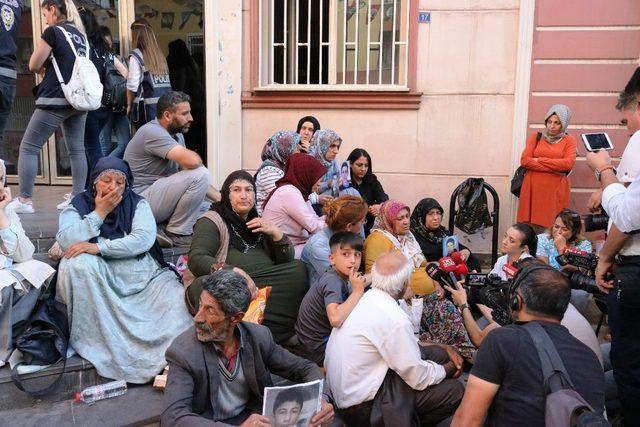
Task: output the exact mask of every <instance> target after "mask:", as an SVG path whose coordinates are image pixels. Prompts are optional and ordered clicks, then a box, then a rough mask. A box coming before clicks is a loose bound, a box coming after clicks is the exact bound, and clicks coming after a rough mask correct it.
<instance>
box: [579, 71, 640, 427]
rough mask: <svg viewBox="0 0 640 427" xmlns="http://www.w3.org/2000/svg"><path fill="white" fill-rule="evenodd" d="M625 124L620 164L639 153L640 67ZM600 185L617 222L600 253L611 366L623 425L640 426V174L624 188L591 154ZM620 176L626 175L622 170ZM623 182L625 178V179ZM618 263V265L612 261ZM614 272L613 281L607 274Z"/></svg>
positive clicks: (626, 96) (623, 96) (605, 161)
mask: <svg viewBox="0 0 640 427" xmlns="http://www.w3.org/2000/svg"><path fill="white" fill-rule="evenodd" d="M616 108H617V109H618V110H620V111H621V113H622V120H621V124H623V125H625V126H626V127H627V129H628V130H629V133H630V135H632V137H631V139H632V141H630V143H629V144H630V145H629V149H627V150H625V152H624V155H623V158H622V161H621V162H620V163H621V165H623V166H624V165H625V164H626V163H628V162H629V161H630V160H631V159H632V158H634V157H636V156H637V154H638V153H637V150H634V149H633V147H635V146H636V145H635V144H633V145H631V143H632V142H633V140H634V139H635V138H637V135H638V132H640V68H638V69H636V71H635V73H634V74H633V76H632V77H631V79H630V80H629V82H628V83H627V86H626V87H625V88H624V90H623V91H622V92H621V93H620V96H619V97H618V104H617V105H616ZM587 163H588V164H589V167H591V169H593V170H594V171H595V173H596V179H597V180H598V181H599V182H600V185H601V188H602V208H603V209H604V210H605V211H606V212H607V214H608V215H609V217H610V218H611V220H612V221H613V225H612V226H611V228H610V230H609V235H608V236H607V240H606V241H605V244H604V246H603V248H602V250H601V251H600V254H599V255H600V260H599V262H598V267H597V268H596V274H595V275H596V282H597V284H598V287H599V288H600V290H602V291H603V292H604V293H607V294H608V297H607V310H608V315H609V328H610V330H611V338H612V340H611V364H612V366H613V376H614V378H615V380H616V385H617V388H618V396H619V397H620V402H621V403H622V413H623V417H624V423H625V425H639V424H640V357H639V356H638V355H639V354H640V175H637V174H636V177H635V180H634V181H633V182H632V183H631V184H630V185H629V186H628V187H625V186H624V185H623V184H622V183H621V182H620V181H619V180H618V177H617V176H616V169H615V168H614V167H613V165H612V164H611V159H610V157H609V155H608V154H607V152H606V151H599V152H595V153H588V154H587ZM622 175H623V176H621V178H625V177H624V173H623V174H622ZM623 180H624V179H623ZM614 263H615V265H614ZM609 271H612V272H613V274H614V277H615V280H611V278H610V277H607V273H608V272H609Z"/></svg>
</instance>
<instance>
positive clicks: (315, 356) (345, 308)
mask: <svg viewBox="0 0 640 427" xmlns="http://www.w3.org/2000/svg"><path fill="white" fill-rule="evenodd" d="M329 249H330V250H331V254H330V255H329V262H330V263H331V267H332V268H330V269H327V271H326V272H325V273H324V274H323V275H322V276H320V278H319V279H318V281H317V282H316V284H315V285H313V286H311V289H310V290H309V292H307V294H306V295H305V297H304V299H303V300H302V304H300V311H299V312H298V321H297V322H296V333H297V334H298V338H299V340H300V343H301V344H302V347H303V348H304V350H305V353H306V356H307V358H308V359H309V360H312V361H314V362H316V363H317V364H318V365H320V366H322V365H323V363H324V352H325V349H326V346H327V341H328V339H329V335H331V329H332V328H339V327H340V326H342V324H343V323H344V321H345V320H346V319H347V317H348V316H349V314H350V313H351V310H353V308H354V307H355V306H356V304H357V303H358V301H359V300H360V297H362V295H363V294H364V287H365V282H366V280H365V277H364V275H363V274H361V273H360V272H358V269H359V268H360V261H361V260H362V237H360V236H359V235H358V234H356V233H352V232H349V231H340V232H338V233H336V234H334V235H333V236H331V239H329Z"/></svg>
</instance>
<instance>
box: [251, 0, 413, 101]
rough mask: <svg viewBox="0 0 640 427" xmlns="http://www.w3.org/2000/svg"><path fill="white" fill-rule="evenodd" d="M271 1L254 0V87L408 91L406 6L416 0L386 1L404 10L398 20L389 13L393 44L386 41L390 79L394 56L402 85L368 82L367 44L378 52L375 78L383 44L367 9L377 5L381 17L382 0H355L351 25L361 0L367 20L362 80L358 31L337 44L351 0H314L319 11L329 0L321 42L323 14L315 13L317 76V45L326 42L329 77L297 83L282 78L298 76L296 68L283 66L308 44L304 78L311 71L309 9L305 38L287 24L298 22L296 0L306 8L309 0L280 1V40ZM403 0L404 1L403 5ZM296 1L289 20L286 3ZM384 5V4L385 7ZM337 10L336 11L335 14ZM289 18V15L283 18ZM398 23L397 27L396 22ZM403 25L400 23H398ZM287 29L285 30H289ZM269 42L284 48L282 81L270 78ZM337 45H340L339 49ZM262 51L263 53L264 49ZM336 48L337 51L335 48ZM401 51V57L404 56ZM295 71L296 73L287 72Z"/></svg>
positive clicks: (396, 8)
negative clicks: (350, 58) (350, 78)
mask: <svg viewBox="0 0 640 427" xmlns="http://www.w3.org/2000/svg"><path fill="white" fill-rule="evenodd" d="M273 1H274V0H258V5H259V8H258V9H259V10H258V14H259V18H258V23H259V29H258V36H259V41H258V58H259V59H258V86H257V87H256V88H255V90H257V91H291V90H297V91H314V90H316V91H317V90H323V91H325V90H326V91H354V90H357V91H397V92H408V91H409V90H410V88H409V65H410V58H409V56H410V52H409V29H410V21H409V19H410V16H411V6H412V2H414V1H418V0H387V1H392V2H393V8H394V10H398V5H399V4H401V5H402V6H403V7H402V9H401V11H402V14H403V15H404V16H403V17H402V18H403V19H404V22H403V21H402V19H398V17H397V14H396V13H394V15H393V27H392V28H393V31H392V37H393V40H392V43H391V49H392V53H391V64H392V66H391V81H394V80H395V77H396V68H395V66H394V64H395V61H396V55H399V57H398V64H399V65H398V72H399V73H402V74H403V79H404V82H403V84H380V83H372V82H370V81H369V77H370V74H371V72H374V70H371V71H370V68H369V67H370V65H371V63H370V60H369V55H370V52H371V49H372V47H373V48H377V49H379V50H380V53H379V62H378V81H381V80H382V57H383V52H382V46H383V31H382V29H381V30H380V32H379V33H380V38H379V40H372V39H371V36H372V34H371V25H370V22H371V10H372V5H373V4H377V5H379V6H380V8H379V11H378V15H379V16H380V19H381V20H382V17H383V16H384V13H385V0H356V5H357V6H358V10H357V11H356V13H355V15H356V16H355V20H356V22H355V27H356V28H359V26H360V25H361V22H360V5H361V4H362V2H366V3H367V5H366V7H367V15H366V16H367V19H368V20H369V22H366V23H365V25H366V27H367V43H366V46H365V47H366V48H367V67H366V74H365V75H366V79H365V81H363V82H359V81H358V77H357V74H358V72H357V70H358V53H359V52H358V49H359V47H361V43H359V31H357V30H356V31H355V40H353V41H345V43H343V45H342V46H338V19H343V20H344V21H343V22H344V24H343V26H342V31H343V34H342V40H346V38H347V34H346V33H347V25H346V22H347V9H348V7H349V5H350V3H351V1H352V0H319V1H320V10H322V7H323V5H324V4H325V3H327V2H328V3H329V14H330V17H331V21H330V23H329V41H328V42H323V34H322V19H323V18H322V13H320V35H319V38H318V39H319V46H320V49H319V58H320V61H319V68H320V69H319V75H320V76H322V71H323V69H322V66H323V64H322V55H323V52H322V50H323V49H322V47H324V46H328V50H329V73H328V80H329V82H328V83H326V84H322V83H319V84H296V83H287V80H288V79H290V78H291V79H293V80H294V81H297V80H298V70H299V67H295V68H291V67H289V68H287V66H288V65H289V63H290V62H291V61H295V60H296V58H295V57H294V55H295V52H297V51H298V47H304V46H306V47H307V81H308V80H309V75H310V65H311V60H310V58H311V49H309V48H308V45H309V42H310V40H311V13H307V19H308V21H307V42H306V43H301V42H300V41H299V40H298V33H299V32H298V31H295V32H294V34H293V35H291V34H290V33H289V28H291V26H294V25H296V23H297V22H299V16H298V12H299V7H297V6H298V5H299V4H300V3H301V2H307V10H310V9H311V0H283V1H284V14H285V16H284V17H283V22H285V25H286V27H285V29H284V41H283V42H282V43H274V42H273V40H274V37H275V36H274V30H275V29H274V24H273V23H274V22H275V16H274V14H275V10H274V9H275V8H274V7H273ZM339 2H340V3H342V4H343V5H346V6H347V7H344V8H343V10H342V11H340V12H339V9H338V3H339ZM402 2H404V4H402ZM289 4H295V5H296V6H295V17H293V18H294V19H291V18H292V17H291V16H287V15H294V14H293V13H288V5H289ZM387 7H388V6H387ZM339 15H341V16H339ZM287 18H289V19H287ZM396 25H399V26H400V28H398V27H396ZM403 27H404V28H403ZM397 28H398V30H399V31H398V33H400V36H399V40H396V34H395V33H396V29H397ZM288 33H289V34H288ZM289 44H292V45H293V46H294V47H293V48H290V47H289ZM348 46H351V47H353V48H355V53H354V58H355V66H354V69H355V70H356V72H355V73H354V80H355V81H356V83H355V84H348V83H346V82H345V79H346V67H347V52H348ZM274 47H282V48H283V49H284V54H283V70H284V71H283V72H284V73H285V83H275V82H274V76H273V73H274V67H273V66H272V65H271V64H272V62H273V60H274V59H273V56H272V55H273V50H274ZM399 47H404V55H401V54H400V52H401V49H400V48H399ZM339 48H341V49H339ZM265 50H266V52H265ZM339 50H340V51H341V52H339ZM338 54H342V59H343V60H342V80H343V81H342V82H338V81H336V80H337V75H338V74H337V71H338V70H337V62H338V56H337V55H338ZM403 56H404V58H403ZM292 74H295V76H293V77H292V76H291V75H292Z"/></svg>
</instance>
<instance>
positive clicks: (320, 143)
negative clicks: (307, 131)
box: [309, 129, 342, 169]
mask: <svg viewBox="0 0 640 427" xmlns="http://www.w3.org/2000/svg"><path fill="white" fill-rule="evenodd" d="M333 142H338V144H342V138H340V135H338V134H337V133H336V132H335V131H334V130H331V129H320V130H319V131H317V132H315V133H314V134H313V138H311V148H310V149H309V154H311V155H312V156H314V157H315V158H316V159H318V160H320V163H322V165H323V166H324V167H325V168H327V169H328V168H330V167H331V162H330V161H328V160H327V159H326V155H327V151H329V147H330V146H331V144H332V143H333Z"/></svg>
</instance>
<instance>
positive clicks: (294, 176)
mask: <svg viewBox="0 0 640 427" xmlns="http://www.w3.org/2000/svg"><path fill="white" fill-rule="evenodd" d="M326 173H327V168H325V167H324V166H323V165H322V163H320V162H319V161H318V160H317V159H316V158H314V157H313V156H310V155H308V154H304V153H294V154H292V155H291V157H289V160H287V164H286V165H285V168H284V176H283V177H282V178H280V179H279V180H278V181H276V188H274V189H273V191H272V192H271V193H270V194H269V197H267V199H266V200H265V201H264V204H263V205H262V206H263V209H264V208H265V207H266V206H267V203H268V202H269V200H270V199H271V196H273V193H274V192H275V191H276V190H277V189H278V188H279V187H282V186H283V185H293V186H294V187H296V188H297V189H298V190H300V193H302V197H303V198H304V200H305V202H306V201H307V200H309V195H310V194H311V193H312V192H313V186H314V184H315V183H316V182H318V180H319V179H320V178H322V176H323V175H324V174H326Z"/></svg>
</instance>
